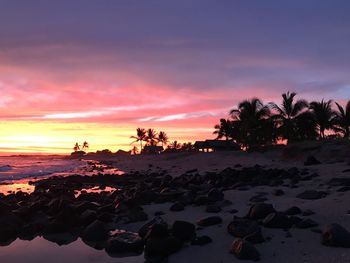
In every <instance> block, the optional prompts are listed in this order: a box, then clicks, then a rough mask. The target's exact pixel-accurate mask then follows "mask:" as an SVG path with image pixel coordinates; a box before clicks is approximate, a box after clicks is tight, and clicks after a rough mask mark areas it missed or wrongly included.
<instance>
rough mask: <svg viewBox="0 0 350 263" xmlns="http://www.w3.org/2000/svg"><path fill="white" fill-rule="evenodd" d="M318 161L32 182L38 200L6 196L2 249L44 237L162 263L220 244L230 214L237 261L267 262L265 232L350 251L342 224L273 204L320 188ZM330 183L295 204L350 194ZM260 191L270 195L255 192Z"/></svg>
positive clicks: (340, 182) (348, 185) (0, 206)
mask: <svg viewBox="0 0 350 263" xmlns="http://www.w3.org/2000/svg"><path fill="white" fill-rule="evenodd" d="M315 160H316V159H315V158H314V157H313V158H311V157H310V158H308V159H307V160H306V161H305V163H304V167H302V168H300V167H299V168H297V167H292V168H289V169H280V168H266V167H264V166H260V165H255V166H250V167H243V166H242V165H239V164H237V165H235V166H234V167H231V168H226V169H223V170H221V171H219V172H206V173H199V172H198V170H197V169H192V170H189V171H187V172H185V173H183V174H181V175H180V176H177V177H173V176H170V175H169V174H168V173H167V171H166V170H163V171H158V172H154V171H153V172H152V171H149V172H129V173H125V174H123V175H120V174H113V173H112V174H110V173H104V170H103V169H101V167H100V166H96V164H94V163H92V164H91V167H90V169H91V170H92V171H93V170H95V172H96V175H94V176H82V175H72V176H68V177H58V176H55V177H49V178H46V179H43V180H38V181H35V182H31V184H33V185H34V186H35V190H34V191H33V192H32V193H24V192H21V191H19V192H17V193H11V194H8V195H1V201H0V243H1V245H2V246H6V245H10V244H11V243H12V242H13V241H14V240H15V239H17V238H19V239H22V240H32V239H34V238H35V237H37V236H42V237H43V238H45V239H46V240H49V241H51V242H55V243H57V244H59V245H67V244H70V243H71V242H74V241H75V240H77V239H78V238H81V239H82V240H83V242H84V243H85V244H86V245H88V246H90V247H93V248H95V249H99V250H102V249H104V250H105V251H106V252H107V253H108V254H109V255H111V256H117V257H119V256H128V255H140V254H142V253H143V254H144V257H145V260H146V262H162V261H163V260H164V259H166V258H167V257H169V256H170V255H171V254H174V253H176V252H178V251H180V250H181V249H182V248H183V247H188V246H189V245H190V246H200V247H201V246H205V245H207V244H209V243H212V242H216V240H215V239H213V238H212V237H211V236H209V235H204V234H201V232H202V230H203V229H206V228H211V227H214V226H222V225H223V224H224V222H223V219H222V213H229V214H231V217H232V218H231V220H230V221H229V223H228V224H227V225H224V229H226V230H222V234H223V235H224V234H229V235H230V236H232V242H231V244H229V243H228V244H227V248H228V249H227V252H230V253H232V254H234V255H235V256H236V258H238V259H243V260H244V259H248V260H259V259H260V258H261V257H262V256H261V253H260V250H259V248H258V246H259V245H258V244H261V243H264V242H269V241H270V239H271V237H269V236H268V235H265V234H264V232H265V231H264V230H265V229H281V230H282V231H284V233H285V236H286V237H288V238H292V235H291V233H290V231H291V229H301V230H303V231H308V233H310V235H311V234H315V233H316V234H318V235H319V236H320V240H321V241H320V242H319V243H320V246H321V245H324V246H334V247H346V248H347V247H350V233H349V232H348V231H347V230H346V229H345V228H344V227H342V226H341V225H339V224H337V223H336V222H329V223H328V224H325V225H320V224H319V223H318V222H317V221H316V220H314V219H313V215H314V214H315V211H312V210H310V209H305V210H304V209H301V208H299V207H298V206H295V205H293V204H292V203H291V204H290V207H289V208H288V209H285V210H282V211H281V210H279V209H278V207H276V205H275V204H274V202H273V200H274V199H277V198H283V196H284V195H285V191H286V190H283V189H298V187H299V185H300V184H302V183H304V182H311V183H313V182H318V180H319V177H320V175H319V174H318V173H317V172H315V171H313V170H312V169H309V166H310V165H311V166H312V165H318V164H320V162H316V161H315ZM107 168H108V163H107ZM109 168H111V167H109ZM325 183H326V184H327V189H328V190H327V191H323V190H322V191H321V190H316V188H317V187H316V185H315V187H314V189H303V190H302V189H301V190H300V191H299V192H298V193H297V195H295V198H297V199H301V200H309V201H310V200H319V199H323V198H327V196H328V195H329V194H331V193H332V192H340V193H344V192H346V191H349V190H350V179H349V178H344V177H341V178H337V177H333V178H332V179H330V180H328V181H327V182H325ZM321 184H323V183H321ZM259 187H268V188H269V189H271V191H270V192H259V191H255V190H254V189H256V188H259ZM89 189H99V191H89ZM106 189H116V190H112V191H111V190H109V191H106ZM229 191H235V192H250V193H251V197H250V198H249V205H247V207H246V209H245V210H243V211H238V210H237V209H234V208H233V207H232V204H233V201H234V200H230V198H229V197H227V193H228V192H229ZM168 203H169V211H156V212H155V213H154V214H149V213H147V212H145V210H144V206H149V205H156V204H168ZM193 207H196V208H201V209H203V210H204V211H205V213H206V214H207V216H204V217H202V218H198V219H196V218H193V220H192V221H189V220H174V221H173V222H171V223H170V222H167V220H165V219H164V218H163V215H164V214H166V213H168V212H171V213H177V212H181V211H184V210H186V209H191V208H193ZM238 213H239V214H241V216H237V214H238ZM137 222H142V223H141V224H143V225H142V226H141V227H140V228H139V230H138V231H133V232H132V231H129V230H127V228H128V227H127V226H128V225H129V224H133V223H137ZM310 230H311V231H310ZM349 253H350V252H349Z"/></svg>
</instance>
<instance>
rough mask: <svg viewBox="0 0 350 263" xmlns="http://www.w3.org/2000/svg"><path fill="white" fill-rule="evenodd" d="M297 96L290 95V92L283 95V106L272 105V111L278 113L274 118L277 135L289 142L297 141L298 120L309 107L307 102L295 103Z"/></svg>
mask: <svg viewBox="0 0 350 263" xmlns="http://www.w3.org/2000/svg"><path fill="white" fill-rule="evenodd" d="M295 96H296V93H295V92H292V93H290V92H289V91H288V92H287V93H283V94H282V104H281V106H278V105H276V104H275V103H270V105H271V107H272V109H274V110H276V111H277V114H276V115H274V116H273V117H272V118H273V119H274V121H275V122H276V129H277V135H278V136H281V137H282V138H283V139H287V140H288V142H290V141H291V140H296V137H297V135H296V133H297V121H296V119H297V118H298V116H300V114H302V113H303V112H304V111H305V110H306V109H307V108H308V106H309V105H308V103H307V101H306V100H297V101H294V98H295Z"/></svg>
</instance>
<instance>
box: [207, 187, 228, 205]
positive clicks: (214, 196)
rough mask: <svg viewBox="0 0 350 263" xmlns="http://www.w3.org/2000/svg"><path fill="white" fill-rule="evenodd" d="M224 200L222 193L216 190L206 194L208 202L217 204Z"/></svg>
mask: <svg viewBox="0 0 350 263" xmlns="http://www.w3.org/2000/svg"><path fill="white" fill-rule="evenodd" d="M223 199H224V193H223V192H222V191H220V190H219V189H217V188H213V189H211V190H210V191H209V192H208V200H209V201H210V202H217V201H221V200H223Z"/></svg>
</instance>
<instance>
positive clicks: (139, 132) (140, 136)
mask: <svg viewBox="0 0 350 263" xmlns="http://www.w3.org/2000/svg"><path fill="white" fill-rule="evenodd" d="M136 134H137V135H136V136H131V137H130V138H132V139H135V141H134V142H140V154H141V153H142V149H143V148H142V142H143V141H144V140H145V139H146V130H145V129H143V128H137V129H136Z"/></svg>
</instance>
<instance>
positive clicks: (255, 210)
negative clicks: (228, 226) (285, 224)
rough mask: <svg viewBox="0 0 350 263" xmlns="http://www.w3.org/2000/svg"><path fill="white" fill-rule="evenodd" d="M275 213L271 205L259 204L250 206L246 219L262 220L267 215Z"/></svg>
mask: <svg viewBox="0 0 350 263" xmlns="http://www.w3.org/2000/svg"><path fill="white" fill-rule="evenodd" d="M273 212H275V209H274V208H273V206H272V205H271V204H265V203H259V204H255V205H252V206H251V207H250V209H249V212H248V218H250V219H254V220H256V219H263V218H265V217H266V216H267V215H268V214H271V213H273Z"/></svg>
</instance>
